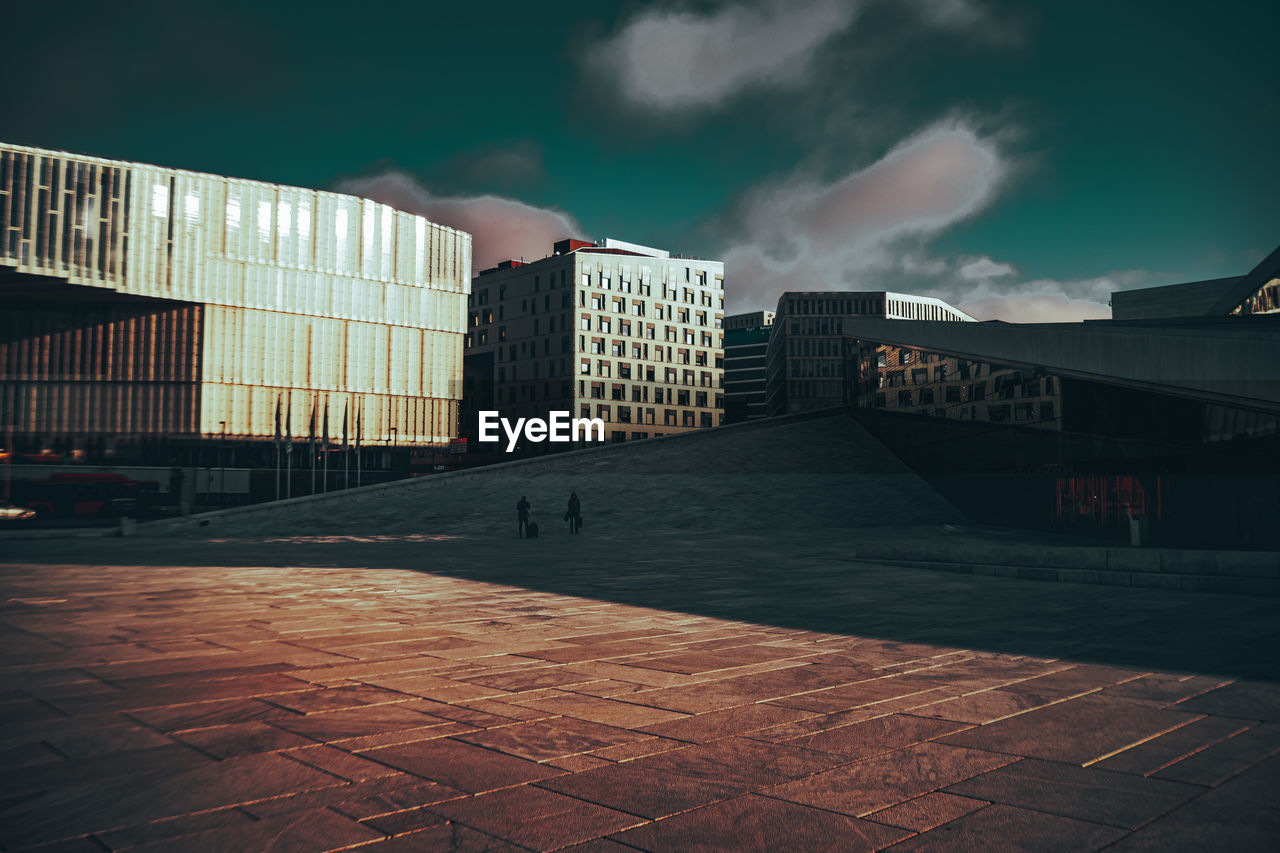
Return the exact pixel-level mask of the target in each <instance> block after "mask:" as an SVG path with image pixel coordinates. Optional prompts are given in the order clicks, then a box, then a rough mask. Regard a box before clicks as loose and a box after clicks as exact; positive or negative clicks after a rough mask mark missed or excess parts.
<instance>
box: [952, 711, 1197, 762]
mask: <svg viewBox="0 0 1280 853" xmlns="http://www.w3.org/2000/svg"><path fill="white" fill-rule="evenodd" d="M1196 719H1198V717H1197V715H1195V714H1187V713H1182V712H1180V711H1165V710H1161V709H1160V708H1157V707H1155V706H1153V705H1151V704H1149V703H1144V702H1142V700H1137V699H1128V698H1125V697H1121V696H1116V697H1108V696H1098V695H1097V694H1089V695H1086V696H1081V697H1079V698H1078V699H1072V700H1071V701H1070V702H1062V703H1059V704H1057V705H1050V706H1048V707H1047V708H1040V709H1038V710H1035V711H1028V712H1027V713H1025V714H1019V715H1018V716H1016V717H1009V718H1006V719H1003V720H999V721H997V722H994V723H990V724H988V725H985V726H979V727H977V728H973V729H969V730H968V731H964V732H960V733H959V734H954V735H950V736H948V737H946V738H943V742H945V743H952V744H956V745H957V746H972V747H976V748H978V749H990V750H995V751H997V752H1007V753H1013V754H1015V755H1025V756H1030V757H1033V758H1044V759H1047V760H1050V761H1065V762H1069V763H1074V764H1087V763H1089V762H1093V761H1098V760H1100V759H1102V758H1106V757H1108V756H1110V755H1112V754H1114V753H1116V752H1119V751H1120V750H1122V749H1127V748H1129V747H1131V746H1133V745H1135V744H1138V743H1142V742H1143V741H1146V740H1150V739H1151V738H1154V737H1159V736H1160V735H1162V734H1165V733H1166V732H1170V731H1173V730H1174V729H1177V728H1180V727H1181V726H1184V725H1186V724H1188V723H1191V722H1194V721H1195V720H1196Z"/></svg>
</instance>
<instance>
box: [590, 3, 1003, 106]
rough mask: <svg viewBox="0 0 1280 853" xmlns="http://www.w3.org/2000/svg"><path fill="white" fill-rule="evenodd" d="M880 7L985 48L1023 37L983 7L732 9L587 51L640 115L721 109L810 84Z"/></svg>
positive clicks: (681, 18) (625, 33) (619, 36)
mask: <svg viewBox="0 0 1280 853" xmlns="http://www.w3.org/2000/svg"><path fill="white" fill-rule="evenodd" d="M873 5H881V6H893V7H894V8H895V9H896V10H901V11H904V12H905V13H906V14H907V16H908V17H909V18H910V19H911V20H912V21H913V22H914V23H915V24H916V25H917V26H918V25H919V24H923V25H925V26H926V27H929V28H931V29H936V30H939V31H942V32H950V33H956V32H964V33H965V35H966V36H968V37H971V38H976V39H978V40H980V41H986V42H996V41H1012V40H1014V36H1015V35H1016V27H1015V26H1013V25H1011V24H1008V23H1006V22H1004V21H1000V20H997V19H996V18H995V17H994V16H992V15H991V14H989V11H988V9H987V7H986V6H985V4H983V3H982V2H980V0H892V2H891V0H730V2H725V3H721V4H720V5H719V7H718V8H715V9H714V10H712V11H707V12H695V11H688V10H685V9H680V8H666V9H648V10H645V11H642V12H640V13H639V14H637V15H635V16H634V17H632V18H631V19H629V20H628V21H626V23H625V24H623V25H622V27H621V28H620V29H619V30H618V31H617V32H616V33H614V34H613V35H612V36H610V37H609V38H606V39H604V40H603V41H601V42H600V43H598V44H597V45H595V46H594V47H592V48H591V49H589V50H588V51H586V53H585V62H584V66H585V70H586V71H588V72H589V73H590V74H591V75H592V76H593V77H596V78H599V79H603V80H605V81H606V82H607V83H609V84H610V85H611V86H612V87H614V88H616V90H617V91H618V92H619V93H620V94H621V95H622V96H623V98H624V99H625V100H626V101H627V102H630V103H631V104H634V105H638V106H641V107H646V108H650V109H657V110H669V111H679V110H689V109H693V108H699V107H704V108H705V107H714V106H717V105H719V104H721V103H722V102H724V101H726V100H728V99H730V98H732V97H733V96H735V95H737V94H739V93H741V92H744V91H747V90H750V89H760V88H767V87H787V86H789V87H793V88H794V87H795V86H797V85H798V84H800V83H803V82H805V81H806V80H807V79H808V78H809V76H810V70H811V67H812V66H813V64H814V59H815V57H816V56H817V54H818V52H819V51H820V50H821V49H822V48H823V47H824V46H825V45H826V44H827V43H828V42H830V41H831V40H833V39H834V38H836V37H837V36H839V35H841V34H842V33H844V32H846V31H848V30H850V28H851V27H852V26H853V24H854V23H855V21H856V20H857V19H858V17H859V16H860V14H861V13H862V12H863V11H864V9H868V8H870V7H871V6H873ZM827 82H828V84H836V81H834V80H828V81H827Z"/></svg>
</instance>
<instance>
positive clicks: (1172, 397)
mask: <svg viewBox="0 0 1280 853" xmlns="http://www.w3.org/2000/svg"><path fill="white" fill-rule="evenodd" d="M1278 287H1280V249H1278V250H1276V251H1275V252H1273V253H1272V254H1271V255H1270V256H1268V257H1267V258H1266V259H1264V260H1263V261H1262V262H1261V263H1260V264H1258V266H1256V267H1255V268H1254V269H1253V270H1252V271H1250V272H1249V273H1247V274H1245V275H1242V276H1239V277H1235V278H1231V279H1220V280H1217V281H1214V282H1195V283H1193V284H1190V285H1173V286H1170V287H1161V288H1150V289H1149V290H1147V291H1128V292H1125V293H1116V294H1113V296H1112V301H1113V305H1114V306H1116V307H1117V308H1118V309H1120V310H1118V311H1117V313H1119V314H1123V315H1125V316H1123V317H1119V318H1113V319H1111V320H1091V321H1086V322H1083V323H1032V324H1013V323H1002V322H988V323H929V322H921V321H901V320H899V321H894V322H890V321H887V320H883V319H876V318H871V317H867V318H860V319H854V320H850V321H846V322H845V324H844V326H843V329H844V334H845V336H846V337H847V338H848V346H847V347H846V349H845V353H846V358H847V362H846V364H845V367H844V370H843V374H844V376H845V384H846V388H847V398H848V402H849V404H850V406H851V409H850V411H851V412H852V414H853V416H854V417H855V419H857V420H858V421H859V422H860V423H862V424H863V426H865V427H867V429H868V430H869V431H871V433H872V434H873V435H875V436H876V437H877V438H878V439H879V440H880V441H881V442H883V443H884V444H885V445H886V446H888V447H889V448H890V449H891V450H893V451H894V452H895V453H896V454H897V455H898V456H899V457H900V458H901V459H902V460H903V461H904V462H905V463H906V464H907V465H909V466H910V467H911V468H912V469H913V470H914V471H916V472H917V473H919V474H921V475H923V476H925V477H926V478H928V479H929V480H930V481H931V482H932V483H933V484H934V485H935V486H936V487H937V488H938V489H939V490H940V491H942V492H943V494H945V495H946V496H947V497H948V498H949V499H950V500H951V501H952V502H953V503H954V504H955V505H956V506H957V507H959V508H961V509H962V510H964V511H966V512H967V513H969V514H970V515H971V516H973V517H974V518H976V519H978V520H981V521H984V522H993V523H1001V524H1017V525H1022V526H1028V527H1041V528H1049V529H1055V530H1065V531H1070V532H1074V533H1080V534H1085V535H1088V536H1091V537H1099V536H1100V537H1110V538H1116V539H1129V538H1130V536H1131V535H1134V534H1135V533H1136V535H1137V539H1138V540H1139V542H1144V543H1145V542H1151V541H1154V542H1156V543H1159V544H1166V545H1176V546H1187V547H1208V548H1222V547H1231V548H1266V549H1274V548H1276V547H1277V546H1280V532H1278V529H1277V527H1276V525H1275V518H1276V516H1277V514H1280V490H1277V488H1276V484H1277V482H1280V371H1278V370H1277V365H1280V322H1277V321H1278V320H1280V301H1277V298H1276V293H1277V288H1278Z"/></svg>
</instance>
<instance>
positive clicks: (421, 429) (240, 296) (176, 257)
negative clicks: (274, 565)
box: [0, 145, 471, 469]
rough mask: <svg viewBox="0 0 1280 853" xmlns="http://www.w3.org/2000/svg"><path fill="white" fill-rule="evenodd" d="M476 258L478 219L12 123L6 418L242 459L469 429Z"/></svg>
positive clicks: (59, 448) (438, 436)
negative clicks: (109, 154)
mask: <svg viewBox="0 0 1280 853" xmlns="http://www.w3.org/2000/svg"><path fill="white" fill-rule="evenodd" d="M470 266H471V240H470V236H469V235H468V234H465V233H463V232H459V231H456V230H454V229H452V228H447V227H444V226H441V225H436V224H433V223H431V222H428V221H427V220H426V219H424V218H422V217H420V216H413V215H410V214H408V213H404V212H401V211H397V210H393V209H392V208H390V207H387V206H386V205H382V204H378V203H376V202H373V201H369V200H367V199H361V198H355V197H353V196H348V195H340V194H337V193H332V192H320V191H316V190H310V189H303V188H299V187H286V186H277V185H275V184H269V183H263V182H260V181H250V180H244V179H239V178H231V177H224V176H220V175H211V174H202V173H197V172H189V171H184V170H179V169H166V168H161V167H158V166H151V165H145V164H141V163H128V162H122V161H117V160H106V159H101V158H97V157H87V156H81V155H78V154H68V153H64V152H58V151H48V150H42V149H35V148H27V147H22V146H16V145H0V294H2V299H3V305H4V310H3V311H2V312H0V424H2V425H4V426H6V427H11V428H12V430H13V433H14V444H15V446H16V449H17V450H18V451H19V453H28V454H31V453H34V454H39V453H41V452H42V451H44V452H48V453H52V454H53V455H54V456H56V457H60V458H66V459H72V458H74V459H78V460H82V461H85V462H95V461H96V462H101V461H103V460H106V461H115V462H119V463H122V464H123V463H126V462H127V463H129V464H156V465H178V464H184V465H187V464H190V465H200V464H209V463H208V461H207V460H206V459H205V458H204V457H205V456H207V455H208V450H209V448H210V447H211V446H214V447H216V448H217V452H218V454H219V460H220V462H221V463H222V464H223V465H227V464H228V455H230V464H232V465H240V466H243V467H247V468H255V467H272V465H273V452H272V451H273V450H274V447H275V445H276V443H275V441H274V439H275V437H276V436H277V434H278V433H283V434H285V435H288V436H291V437H292V439H293V441H294V443H295V444H296V443H297V442H299V441H305V440H307V439H310V438H311V437H313V436H314V438H315V439H316V442H317V443H322V442H323V439H324V438H325V437H326V436H327V438H328V441H329V442H330V443H331V446H336V445H337V444H338V443H339V442H340V440H341V437H342V435H343V433H344V431H345V433H346V435H347V437H348V439H349V441H350V442H351V443H354V441H355V439H356V436H357V434H359V437H360V440H361V442H362V444H363V446H364V447H366V448H370V450H371V453H370V456H369V458H367V459H366V460H365V466H366V469H368V468H386V467H388V466H390V465H391V464H392V463H391V462H390V461H389V457H388V456H387V455H386V454H383V453H375V452H372V451H374V450H392V449H395V448H400V449H403V448H406V447H432V446H444V445H447V443H448V442H449V440H450V438H451V437H453V436H454V435H456V431H457V425H458V405H459V400H460V396H461V394H460V391H461V376H462V356H463V338H464V335H465V323H466V299H467V292H468V288H469V285H470V280H471V275H470V272H471V270H470ZM301 455H302V454H301V452H300V449H299V450H296V451H295V458H294V461H293V464H294V465H295V466H302V465H304V464H305V463H304V462H303V461H302V460H301V459H299V458H298V457H299V456H301Z"/></svg>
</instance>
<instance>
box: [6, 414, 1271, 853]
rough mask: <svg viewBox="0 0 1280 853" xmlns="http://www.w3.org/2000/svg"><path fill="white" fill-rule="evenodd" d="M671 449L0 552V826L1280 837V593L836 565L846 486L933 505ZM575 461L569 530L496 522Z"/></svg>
mask: <svg viewBox="0 0 1280 853" xmlns="http://www.w3.org/2000/svg"><path fill="white" fill-rule="evenodd" d="M833 428H834V427H833V425H832V424H829V423H824V422H816V425H811V426H810V427H806V428H805V429H811V430H825V429H833ZM766 432H767V431H761V432H760V433H751V432H744V433H742V434H741V435H740V436H739V438H738V439H736V440H741V441H743V442H747V441H764V438H762V437H761V436H764V435H765V434H766ZM809 434H810V435H812V433H809ZM751 436H754V437H751ZM699 447H702V448H703V450H701V451H698V450H697V448H699ZM681 448H682V446H681V444H680V443H679V442H674V441H673V442H671V443H670V444H669V445H665V446H664V447H663V448H662V449H663V452H664V453H670V454H676V455H675V456H672V457H670V458H668V459H666V460H665V461H663V460H662V459H658V460H657V461H655V460H653V459H649V460H647V461H646V460H645V459H644V457H642V456H635V457H634V459H633V462H632V463H630V464H632V466H633V470H632V472H631V473H630V474H628V473H627V472H626V471H623V470H621V469H619V470H618V471H614V472H609V471H599V470H597V471H596V472H595V473H584V472H583V471H565V470H559V469H556V468H555V467H554V466H553V467H551V468H547V469H546V470H542V471H534V472H528V471H525V472H520V471H516V473H513V474H511V475H509V476H499V475H496V474H476V475H474V476H468V477H454V478H441V479H440V482H439V483H438V484H436V485H431V484H421V485H419V484H412V485H411V486H408V487H406V488H407V489H410V490H411V491H410V492H409V493H411V494H412V495H414V497H413V499H412V500H407V499H404V498H403V495H402V496H401V498H400V499H399V502H398V503H397V499H396V498H395V497H394V493H393V492H387V493H386V494H385V495H384V496H383V497H382V498H379V500H378V501H371V502H368V503H364V504H355V505H350V506H347V505H338V506H332V507H329V508H328V510H327V514H326V510H325V507H326V506H327V505H325V504H313V505H311V506H310V507H306V508H302V509H298V510H296V511H292V512H291V514H287V515H286V516H285V520H282V519H281V517H276V516H274V515H273V512H272V511H271V510H264V511H262V512H261V513H255V514H254V515H252V516H249V517H247V518H245V519H242V520H241V521H239V522H237V523H235V524H229V525H222V526H214V527H210V528H209V529H207V530H204V531H201V532H200V533H199V535H196V534H192V533H188V534H184V535H170V536H166V537H150V538H141V537H140V538H123V539H122V538H116V539H82V540H75V539H65V540H13V539H10V540H3V541H0V632H3V634H2V636H3V644H2V645H0V715H2V719H3V723H4V724H3V726H2V727H0V753H2V754H3V759H2V760H3V766H4V767H5V769H6V772H5V773H4V774H3V777H2V778H0V848H3V849H6V850H26V849H44V850H49V851H78V850H83V851H95V850H96V851H101V850H104V849H106V850H135V849H137V850H147V851H159V850H166V851H167V850H172V851H203V850H208V851H225V850H268V849H271V850H331V849H346V848H362V849H368V850H369V851H370V853H391V851H398V850H525V849H527V850H559V849H574V850H582V851H625V850H632V849H641V850H680V851H684V850H700V849H702V850H721V849H732V850H761V851H779V850H797V851H813V850H864V849H865V850H872V849H891V850H914V849H927V850H939V849H940V850H947V849H964V850H975V849H981V850H1001V849H1024V850H1056V849H1061V850H1088V849H1101V848H1108V849H1115V850H1137V849H1149V850H1170V849H1193V850H1203V849H1232V850H1253V849H1256V850H1274V849H1276V847H1277V845H1280V810H1277V809H1276V808H1275V803H1276V802H1280V686H1278V684H1277V682H1280V660H1278V659H1277V656H1276V651H1277V649H1278V648H1280V643H1278V642H1277V641H1278V640H1280V636H1278V634H1280V620H1277V615H1280V614H1278V612H1277V611H1280V599H1277V598H1250V597H1246V596H1235V595H1215V594H1207V593H1188V592H1177V591H1163V590H1146V589H1130V588H1115V587H1105V586H1090V585H1083V584H1060V583H1039V582H1033V581H1023V580H1011V579H1006V578H999V577H984V576H974V575H959V574H950V573H943V572H934V571H927V570H922V569H913V568H902V567H889V566H880V565H876V564H874V563H867V562H859V561H855V560H852V559H850V558H849V555H848V551H849V543H850V541H851V540H853V539H856V538H857V537H858V536H859V535H862V534H860V533H859V531H858V529H857V528H856V524H855V519H854V518H853V516H851V515H850V513H851V512H853V511H855V510H857V509H858V508H859V506H864V507H865V508H870V507H874V506H879V507H882V508H883V509H882V512H883V515H881V516H875V515H874V514H872V513H871V511H870V509H868V513H869V515H868V516H865V517H864V516H860V517H861V518H868V519H869V520H870V521H873V522H874V523H877V524H879V525H880V527H878V528H876V530H877V534H876V535H878V536H886V535H892V536H894V537H898V538H901V539H904V540H909V539H919V540H926V539H938V538H945V537H947V536H953V535H957V533H956V529H955V527H954V525H953V524H952V523H951V522H950V521H949V520H948V519H949V518H950V517H951V516H950V511H949V510H948V509H947V508H946V507H945V506H943V505H941V504H939V503H937V502H936V499H935V498H934V497H931V496H930V495H929V494H928V493H927V491H920V490H919V485H918V484H912V483H911V482H910V478H909V477H906V476H905V475H903V474H902V472H900V471H897V472H895V471H892V470H888V469H886V471H884V472H883V473H885V474H886V476H892V477H896V478H898V479H897V480H895V482H899V483H901V484H902V490H900V491H898V492H895V493H894V494H890V495H887V496H886V495H884V494H880V495H879V499H878V500H877V495H876V494H875V493H872V492H866V493H864V492H865V490H863V491H849V492H847V493H846V492H845V491H841V490H838V489H836V488H835V487H834V486H832V485H831V483H830V482H829V481H828V480H827V479H824V478H832V477H839V476H844V477H848V478H851V479H853V480H855V481H856V478H857V477H858V476H859V475H858V472H857V471H853V470H848V469H847V468H842V463H841V461H840V460H839V459H838V458H836V457H831V458H829V459H828V460H827V463H828V464H826V465H825V466H823V470H821V471H815V472H809V474H808V475H807V476H810V477H811V478H814V479H812V480H811V481H810V482H809V484H808V485H807V486H806V484H805V483H804V482H803V477H804V476H806V475H805V474H804V473H803V472H801V473H800V474H797V477H798V478H799V479H796V480H794V481H792V482H790V483H788V482H786V481H783V482H780V483H775V484H774V485H773V486H769V485H767V483H766V478H767V474H768V472H767V471H765V472H762V471H761V470H759V469H760V468H761V467H767V465H770V464H773V463H774V462H777V461H778V460H779V457H778V456H777V454H775V453H773V452H766V453H763V454H762V455H761V456H759V457H755V458H756V459H757V461H756V463H754V465H755V467H754V469H753V468H752V467H751V466H747V467H746V468H745V469H744V470H742V471H741V472H740V474H738V475H736V477H725V478H722V479H720V480H719V481H716V482H714V483H712V482H711V481H710V480H708V479H707V478H704V477H694V478H692V482H691V483H690V484H689V485H688V491H687V492H686V493H684V494H683V496H682V497H676V498H673V497H671V496H670V495H669V494H667V492H668V490H669V488H670V487H671V484H672V483H673V482H676V479H677V478H678V476H679V475H678V473H677V472H676V471H675V470H673V469H674V468H675V467H676V466H677V465H678V464H679V454H681V453H689V452H691V451H689V450H688V448H694V449H695V454H696V453H705V448H706V445H699V444H698V442H696V441H690V442H686V443H684V445H683V448H684V449H681ZM784 455H785V454H784ZM607 457H608V454H601V458H599V459H594V461H593V457H592V456H590V455H584V456H581V457H578V461H577V462H574V463H573V464H574V465H578V466H582V465H584V464H585V463H584V462H583V461H582V460H587V462H589V463H590V464H591V465H593V466H594V465H597V464H598V463H599V465H600V467H601V468H607V467H609V466H610V465H615V466H617V465H621V464H622V463H620V462H618V461H617V460H616V459H613V460H612V461H611V460H610V458H607ZM761 459H764V460H768V461H767V462H761V461H759V460H761ZM695 462H696V460H695V459H686V460H685V462H684V464H687V465H689V466H690V467H693V466H694V465H695ZM783 463H785V459H783V460H782V461H780V462H778V464H783ZM850 464H853V463H850ZM859 464H861V463H859ZM877 464H879V463H877ZM854 467H856V465H855V466H854ZM646 477H648V478H652V480H651V481H646V480H645V478H646ZM450 481H452V482H453V483H454V485H453V486H451V487H449V488H446V486H448V484H449V482H450ZM568 483H573V484H574V485H575V486H576V487H577V488H578V490H579V492H580V494H582V495H583V498H584V499H583V504H584V512H585V513H586V515H587V522H588V523H587V528H586V530H584V531H583V535H581V536H577V537H570V536H568V535H567V533H566V531H565V530H564V529H563V527H562V525H561V524H559V523H558V518H556V519H554V520H553V521H548V522H546V523H545V527H544V530H545V535H544V536H543V537H542V538H540V539H537V540H532V541H521V540H518V539H516V538H515V523H514V511H513V509H514V501H515V500H516V498H518V496H519V493H520V492H521V491H527V492H528V493H529V494H530V498H531V500H532V501H533V503H534V507H535V516H537V514H538V513H539V512H540V511H541V512H542V513H543V517H545V515H547V514H550V513H549V512H548V511H547V510H544V509H543V508H544V507H545V506H547V505H548V504H550V503H551V502H552V501H553V500H556V499H558V498H560V497H561V496H562V493H564V492H567V489H565V488H564V486H565V485H566V484H568ZM584 483H585V484H586V485H583V484H584ZM646 483H648V485H646ZM815 484H822V487H821V488H819V487H817V486H815ZM608 488H615V489H617V490H619V491H620V492H623V493H625V494H626V495H627V497H628V499H630V500H633V501H634V503H633V504H631V505H627V504H623V503H611V502H610V500H609V493H608V492H607V491H604V490H606V489H608ZM698 489H702V490H703V491H702V492H698V491H697V490H698ZM752 490H756V491H757V492H758V493H759V494H760V495H762V496H763V497H761V498H758V499H755V503H753V502H752V499H751V498H750V494H751V492H752ZM717 491H718V492H719V493H721V494H727V495H729V496H730V498H731V499H732V500H733V501H735V502H736V503H735V506H737V507H739V508H740V509H742V512H740V513H734V514H730V515H729V516H727V517H726V518H725V519H724V520H723V521H722V522H721V523H712V522H711V520H710V519H711V517H712V516H711V515H709V514H708V513H706V512H704V511H703V510H701V509H699V507H700V506H702V504H699V503H698V501H700V500H703V498H702V497H700V495H710V494H713V493H715V492H717ZM513 492H514V494H513ZM805 494H808V495H810V498H809V500H810V501H811V503H812V507H810V508H808V509H806V507H805V506H804V504H803V495H805ZM432 495H435V496H436V497H435V498H434V499H432V498H431V496H432ZM664 495H665V497H664ZM441 496H444V497H447V498H448V500H445V499H443V498H442V497H441ZM464 496H465V499H464ZM770 496H773V497H774V498H775V499H774V500H773V504H774V507H773V509H771V510H770V511H769V512H768V513H765V514H766V515H768V517H770V518H779V517H780V518H783V519H785V520H786V522H787V523H785V524H780V525H777V529H773V530H769V529H764V528H766V527H768V526H769V525H757V528H758V529H751V527H750V524H748V523H745V521H744V519H745V520H749V519H750V518H751V517H752V515H753V513H754V514H759V513H762V512H764V510H763V509H762V508H761V504H762V503H767V502H768V501H769V500H770ZM673 501H674V502H676V503H675V504H674V505H673V504H672V502H673ZM680 501H683V503H679V502H680ZM860 501H861V502H862V503H861V504H860V503H859V502H860ZM708 506H709V504H708ZM833 506H834V507H835V508H834V509H833V508H832V507H833ZM344 507H345V508H344ZM606 507H610V509H609V510H608V511H607V512H606ZM903 507H906V508H908V509H910V508H912V507H914V508H915V509H916V510H918V512H917V513H916V514H915V516H910V517H912V518H914V519H915V520H917V521H920V522H921V523H918V524H914V525H909V524H903V525H902V526H899V527H895V528H890V527H886V526H885V525H886V522H887V521H890V520H892V519H899V520H902V519H903V518H904V516H909V514H905V513H904V512H903V511H902V508H903ZM593 508H594V509H595V514H594V515H593V514H592V510H593ZM646 508H647V511H641V510H646ZM833 519H845V520H847V522H848V523H847V524H846V525H845V526H837V525H833V524H832V523H831V522H832V520H833Z"/></svg>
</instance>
